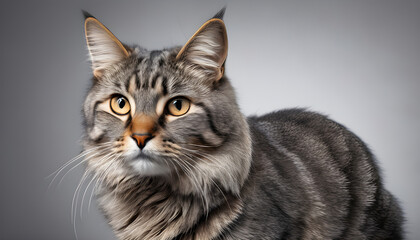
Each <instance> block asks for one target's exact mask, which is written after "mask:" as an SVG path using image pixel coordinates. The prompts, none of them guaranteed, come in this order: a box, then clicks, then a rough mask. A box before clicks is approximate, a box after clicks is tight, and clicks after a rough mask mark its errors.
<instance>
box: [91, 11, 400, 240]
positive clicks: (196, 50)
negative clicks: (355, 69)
mask: <svg viewBox="0 0 420 240" xmlns="http://www.w3.org/2000/svg"><path fill="white" fill-rule="evenodd" d="M223 11H224V10H222V11H221V12H220V13H218V14H217V15H216V17H215V18H213V19H211V20H209V21H208V22H206V23H205V24H204V25H203V26H202V27H201V28H200V29H199V30H198V31H197V33H196V34H194V36H193V37H192V38H191V39H190V40H189V41H188V42H187V44H186V45H185V46H184V47H182V48H181V47H174V48H171V49H164V50H159V51H148V50H146V49H143V48H141V47H138V46H132V47H127V46H125V45H123V44H122V43H120V42H119V41H118V39H117V38H116V37H115V36H114V35H112V33H111V32H110V31H109V30H108V29H106V28H105V27H104V26H103V25H102V24H101V23H100V22H99V21H98V20H96V19H95V18H93V17H88V18H87V19H86V23H85V30H86V37H87V43H88V47H89V51H90V56H91V59H92V63H93V65H92V67H93V72H94V79H93V84H92V87H91V89H90V90H89V93H88V94H87V97H86V100H85V103H84V110H83V113H84V119H85V137H84V143H83V145H84V149H85V152H86V155H87V162H88V164H87V171H88V172H90V173H92V174H93V175H94V177H95V178H97V183H98V191H97V198H98V201H99V204H100V206H101V208H102V209H103V212H104V214H105V215H106V217H107V218H108V220H109V224H110V226H111V227H112V228H113V230H114V232H115V234H116V235H117V237H118V238H119V239H401V238H402V229H401V223H402V214H401V210H400V208H399V206H398V204H397V202H396V201H395V199H394V198H393V196H392V195H391V194H390V193H389V192H387V191H386V190H385V189H384V188H383V186H382V183H381V179H380V176H379V173H378V169H377V166H376V163H375V159H374V157H373V156H372V154H371V153H370V151H369V150H368V148H367V147H366V146H365V145H364V143H363V142H362V141H361V140H360V139H359V138H357V137H356V136H355V135H353V134H352V133H351V132H350V131H348V130H347V129H346V128H345V127H343V126H341V125H340V124H337V123H335V122H333V121H331V120H330V119H328V118H327V117H325V116H322V115H319V114H317V113H313V112H308V111H305V110H302V109H291V110H284V111H278V112H274V113H271V114H268V115H265V116H261V117H250V118H245V117H244V116H243V115H242V114H241V112H240V110H239V107H238V105H237V103H236V99H235V94H234V91H233V89H232V86H231V85H230V83H229V81H228V79H227V78H226V76H224V75H223V73H224V71H223V68H224V62H225V60H226V56H227V37H226V30H225V26H224V23H223V21H222V20H221V17H222V16H223ZM116 94H118V96H123V97H125V98H126V99H127V101H128V103H129V104H130V107H131V110H130V112H129V113H128V114H125V115H118V114H116V113H115V112H113V111H112V109H111V107H110V104H109V101H110V99H111V98H112V97H113V96H115V95H116ZM178 97H184V98H186V99H188V100H189V101H190V102H191V106H190V108H189V111H188V112H187V113H186V114H184V115H182V116H174V115H171V114H169V112H168V104H170V100H171V99H174V98H178ZM146 121H147V124H148V125H150V126H151V127H150V128H149V129H148V130H147V131H148V132H147V134H149V135H150V138H149V139H148V142H147V144H146V143H145V145H144V146H142V147H139V146H137V142H136V141H135V140H134V139H133V137H132V136H133V134H136V132H135V131H136V130H135V129H134V127H133V126H137V125H139V124H140V125H141V124H143V123H145V122H146ZM142 134H143V133H142Z"/></svg>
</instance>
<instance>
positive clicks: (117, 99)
mask: <svg viewBox="0 0 420 240" xmlns="http://www.w3.org/2000/svg"><path fill="white" fill-rule="evenodd" d="M110 105H111V110H112V111H113V112H114V113H115V114H118V115H126V114H127V113H129V112H130V109H131V107H130V103H129V102H128V100H127V98H125V97H123V96H122V95H115V96H113V97H112V98H111V101H110Z"/></svg>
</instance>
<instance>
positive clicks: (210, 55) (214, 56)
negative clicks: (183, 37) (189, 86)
mask: <svg viewBox="0 0 420 240" xmlns="http://www.w3.org/2000/svg"><path fill="white" fill-rule="evenodd" d="M219 13H220V14H219ZM219 13H218V14H216V16H218V17H217V18H212V19H210V20H208V21H207V22H205V23H204V24H203V25H202V26H201V27H200V28H199V29H198V30H197V32H196V33H195V34H194V35H193V36H192V37H191V38H190V39H189V40H188V42H187V43H186V44H185V45H184V46H183V47H182V49H181V50H180V51H179V53H178V55H177V56H176V59H177V60H179V61H184V62H185V63H186V64H187V66H190V67H192V68H193V69H198V70H200V71H202V72H203V73H204V74H206V75H207V76H209V77H211V78H213V79H214V80H219V79H221V78H222V77H223V73H224V63H225V60H226V57H227V50H228V40H227V33H226V27H225V24H224V22H223V20H222V19H221V17H223V13H224V9H222V10H221V11H220V12H219ZM219 15H220V16H219Z"/></svg>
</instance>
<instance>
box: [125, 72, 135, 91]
mask: <svg viewBox="0 0 420 240" xmlns="http://www.w3.org/2000/svg"><path fill="white" fill-rule="evenodd" d="M133 74H136V72H135V71H134V72H133ZM131 77H133V75H130V76H129V77H128V78H127V80H126V81H125V91H126V92H129V91H128V90H129V89H130V82H131V81H130V80H131Z"/></svg>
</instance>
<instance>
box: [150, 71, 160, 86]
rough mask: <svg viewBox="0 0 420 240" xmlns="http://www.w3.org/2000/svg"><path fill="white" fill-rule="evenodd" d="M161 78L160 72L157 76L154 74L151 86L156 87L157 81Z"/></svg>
mask: <svg viewBox="0 0 420 240" xmlns="http://www.w3.org/2000/svg"><path fill="white" fill-rule="evenodd" d="M158 78H159V74H156V75H155V76H153V78H152V84H151V88H155V86H156V81H157V79H158Z"/></svg>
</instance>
